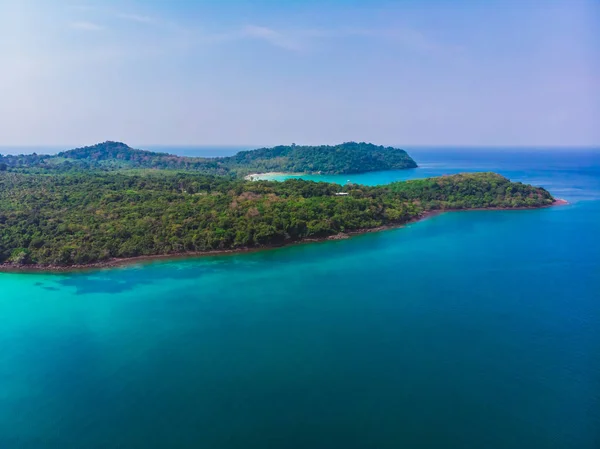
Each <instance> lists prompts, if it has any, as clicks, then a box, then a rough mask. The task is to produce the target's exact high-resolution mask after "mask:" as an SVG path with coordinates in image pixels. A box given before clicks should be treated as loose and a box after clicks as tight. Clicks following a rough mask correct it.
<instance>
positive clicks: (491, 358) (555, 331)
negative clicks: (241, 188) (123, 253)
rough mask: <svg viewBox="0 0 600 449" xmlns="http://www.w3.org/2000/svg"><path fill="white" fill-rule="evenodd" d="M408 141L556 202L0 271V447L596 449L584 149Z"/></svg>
mask: <svg viewBox="0 0 600 449" xmlns="http://www.w3.org/2000/svg"><path fill="white" fill-rule="evenodd" d="M407 150H408V151H409V153H410V154H411V155H412V156H413V157H414V158H415V159H416V160H417V162H418V163H419V164H420V168H417V169H414V170H406V171H393V172H379V173H368V174H362V175H350V176H349V175H344V176H320V177H310V178H311V179H316V180H327V181H336V182H340V183H345V182H347V181H350V182H356V183H365V184H371V185H374V184H381V183H387V182H391V181H395V180H400V179H412V178H420V177H427V176H436V175H443V174H452V173H458V172H463V171H482V170H483V171H497V172H499V173H501V174H503V175H505V176H507V177H509V178H511V179H513V180H516V181H522V182H526V183H532V184H535V185H541V186H544V187H546V188H547V189H548V190H549V191H550V192H551V193H552V194H554V196H556V197H558V198H564V199H566V200H567V201H569V205H566V206H560V207H553V208H547V209H539V210H519V211H467V212H452V213H446V214H442V215H437V216H434V217H431V218H428V219H426V220H424V221H421V222H418V223H413V224H410V225H408V226H406V227H404V228H400V229H395V230H389V231H384V232H379V233H371V234H365V235H362V236H357V237H354V238H351V239H348V240H340V241H328V242H321V243H314V244H312V243H311V244H303V245H296V246H291V247H286V248H280V249H273V250H268V251H262V252H256V253H247V254H237V255H221V256H213V257H202V258H196V259H184V260H176V261H155V262H151V263H144V264H139V265H133V266H128V267H123V268H117V269H108V270H97V271H89V272H79V273H72V274H12V273H9V274H7V273H4V274H0V448H2V449H12V448H27V449H29V448H31V449H33V448H36V449H37V448H51V449H54V448H56V449H58V448H60V449H69V448H74V449H75V448H77V449H79V448H86V449H96V448H98V449H108V448H128V449H135V448H144V449H152V448H219V449H220V448H222V449H230V448H244V449H247V448H261V449H263V448H270V447H273V448H287V449H295V448H312V449H319V448H327V449H330V448H335V447H339V448H344V449H353V448H356V449H365V448H373V449H379V448H400V447H402V448H432V447H443V448H461V449H462V448H470V447H473V448H479V447H481V448H484V447H485V448H486V449H495V448H498V449H500V448H502V449H504V448H536V449H545V448H556V449H569V448H577V449H597V448H598V447H600V238H599V234H598V231H599V230H600V150H599V149H582V148H561V149H552V150H548V151H544V150H543V149H523V148H505V149H502V148H495V149H484V148H469V149H464V148H462V149H461V148H415V149H411V148H408V149H407ZM187 151H188V154H187V155H191V154H190V153H194V151H193V150H191V149H188V150H187ZM203 151H204V150H203ZM173 152H177V151H176V149H175V151H173ZM206 153H207V152H206V151H204V154H202V155H204V156H208V155H210V154H206ZM197 154H199V153H197Z"/></svg>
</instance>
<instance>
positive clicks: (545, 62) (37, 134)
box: [0, 0, 600, 145]
mask: <svg viewBox="0 0 600 449" xmlns="http://www.w3.org/2000/svg"><path fill="white" fill-rule="evenodd" d="M0 58H1V64H0V145H34V144H45V145H58V144H73V145H84V144H92V143H95V142H97V141H103V140H107V139H110V140H121V141H124V142H127V143H129V144H131V145H147V144H234V145H235V144H260V145H263V144H264V145H270V144H277V143H291V142H296V143H306V144H310V143H336V142H341V141H347V140H360V141H372V142H375V143H382V144H394V145H415V144H438V145H439V144H448V145H461V144H467V145H568V144H577V145H597V144H600V1H599V0H565V1H552V0H532V1H527V0H521V1H514V2H513V1H510V0H509V1H507V0H503V1H491V0H488V1H475V0H462V1H461V0H454V1H449V0H444V1H441V0H438V1H434V0H430V1H428V0H419V1H383V0H363V1H351V0H348V1H333V0H329V1H328V0H318V1H317V0H314V1H311V0H308V1H294V0H288V1H284V0H281V1H257V0H254V1H242V0H238V1H227V0H219V1H216V0H215V1H184V0H172V1H166V0H165V1H147V0H146V1H141V0H139V1H128V0H125V1H123V0H119V1H117V0H101V1H100V0H99V1H83V0H73V1H64V0H54V1H45V0H37V1H36V0H0Z"/></svg>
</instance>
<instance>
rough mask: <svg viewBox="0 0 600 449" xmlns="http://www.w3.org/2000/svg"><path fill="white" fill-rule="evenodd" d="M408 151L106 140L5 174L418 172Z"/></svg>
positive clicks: (20, 160) (15, 159) (26, 158)
mask: <svg viewBox="0 0 600 449" xmlns="http://www.w3.org/2000/svg"><path fill="white" fill-rule="evenodd" d="M416 166H417V164H416V163H415V161H414V160H412V158H411V157H410V156H409V155H408V154H407V153H406V152H405V151H404V150H400V149H397V148H392V147H383V146H377V145H373V144H370V143H355V142H348V143H343V144H340V145H335V146H298V145H291V146H278V147H274V148H261V149H258V150H252V151H243V152H240V153H238V154H236V155H235V156H231V157H222V158H196V157H183V156H176V155H171V154H166V153H155V152H151V151H144V150H136V149H133V148H131V147H129V146H127V145H126V144H124V143H121V142H110V141H109V142H104V143H100V144H97V145H92V146H89V147H83V148H77V149H74V150H69V151H65V152H62V153H59V154H57V155H37V154H30V155H20V156H1V155H0V171H2V170H9V171H28V172H55V173H56V172H58V173H61V172H73V171H80V170H96V171H113V170H127V169H158V170H183V171H194V172H199V173H203V174H211V175H230V176H234V177H235V176H239V175H245V174H248V173H264V172H269V171H280V172H303V173H327V174H335V173H362V172H368V171H376V170H395V169H404V168H414V167H416Z"/></svg>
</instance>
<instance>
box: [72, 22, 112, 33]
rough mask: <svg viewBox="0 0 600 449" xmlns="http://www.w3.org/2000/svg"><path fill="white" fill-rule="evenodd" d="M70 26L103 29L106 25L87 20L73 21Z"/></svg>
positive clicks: (89, 29) (94, 29)
mask: <svg viewBox="0 0 600 449" xmlns="http://www.w3.org/2000/svg"><path fill="white" fill-rule="evenodd" d="M70 27H71V28H73V29H76V30H83V31H101V30H103V29H104V27H103V26H101V25H98V24H96V23H93V22H87V21H79V22H72V23H71V24H70Z"/></svg>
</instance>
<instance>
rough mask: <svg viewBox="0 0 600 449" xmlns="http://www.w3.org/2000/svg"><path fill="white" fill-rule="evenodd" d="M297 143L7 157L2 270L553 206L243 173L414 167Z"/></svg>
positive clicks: (356, 151) (491, 193)
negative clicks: (222, 151) (228, 150)
mask: <svg viewBox="0 0 600 449" xmlns="http://www.w3.org/2000/svg"><path fill="white" fill-rule="evenodd" d="M365 145H366V146H365ZM302 148H303V147H296V146H291V147H275V148H271V149H260V150H256V151H255V152H252V151H250V152H242V153H239V154H238V155H236V156H233V157H231V158H219V159H198V158H179V157H177V156H170V155H163V154H161V153H149V152H144V151H141V150H133V149H130V148H129V147H126V148H124V147H123V146H122V144H115V145H113V144H112V143H109V144H108V145H106V144H104V145H101V146H95V147H87V148H84V149H78V150H72V151H69V152H65V153H61V154H59V155H56V156H36V155H27V156H5V157H3V158H2V160H1V161H0V163H1V164H3V165H2V170H0V270H11V269H26V270H36V269H38V270H64V269H74V268H78V267H79V268H81V267H100V266H112V265H118V264H121V263H124V262H128V261H131V260H140V258H153V257H168V256H184V255H198V254H214V253H218V252H233V251H249V250H255V249H261V248H270V247H276V246H282V245H286V244H291V243H298V242H307V241H316V240H324V239H337V238H346V237H347V236H349V235H353V234H356V233H361V232H369V231H373V230H381V229H386V228H390V227H396V226H401V225H403V224H406V223H409V222H411V221H415V220H419V219H421V218H424V217H426V216H428V215H430V214H433V213H438V212H443V211H454V210H473V209H523V208H539V207H547V206H551V205H552V204H555V199H554V198H553V197H552V195H551V194H550V193H549V192H548V191H546V190H545V189H543V188H541V187H533V186H530V185H526V184H522V183H519V182H511V181H510V180H508V179H507V178H505V177H503V176H501V175H498V174H495V173H469V174H458V175H451V176H442V177H438V178H429V179H418V180H412V181H405V182H394V183H391V184H388V185H381V186H364V185H355V184H348V185H344V186H341V185H339V184H333V183H325V182H313V181H306V180H301V179H289V180H286V181H284V182H276V181H247V180H245V179H244V178H243V176H240V174H243V173H246V172H247V171H249V170H251V171H257V168H259V169H260V170H265V171H272V170H273V169H275V167H277V168H276V169H277V170H280V171H284V170H288V169H289V170H293V171H302V170H309V171H314V170H316V171H321V172H326V173H338V172H339V173H348V172H350V171H352V170H359V169H360V164H359V161H364V162H365V164H366V165H364V166H362V167H363V169H365V168H368V169H375V168H386V169H387V168H389V167H397V168H406V167H407V166H413V165H415V164H414V161H413V162H411V161H412V159H410V157H409V156H408V155H406V153H405V152H403V151H402V150H395V149H391V150H389V149H386V148H383V147H377V146H375V145H372V146H371V145H370V144H344V145H341V146H337V147H310V148H314V150H313V149H308V150H306V149H304V150H303V149H302ZM319 148H321V149H322V151H321V150H318V149H319ZM361 148H362V149H361ZM304 151H306V153H304ZM361 151H365V155H364V156H361ZM388 151H389V152H390V153H391V154H387V152H388ZM203 164H204V165H203ZM211 164H212V165H211ZM204 171H206V172H207V173H203V172H204Z"/></svg>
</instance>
